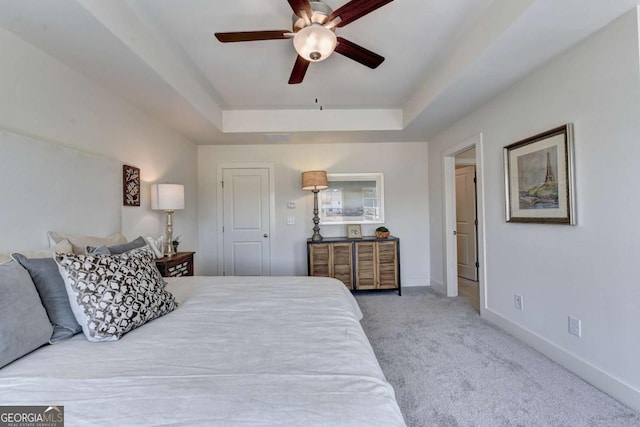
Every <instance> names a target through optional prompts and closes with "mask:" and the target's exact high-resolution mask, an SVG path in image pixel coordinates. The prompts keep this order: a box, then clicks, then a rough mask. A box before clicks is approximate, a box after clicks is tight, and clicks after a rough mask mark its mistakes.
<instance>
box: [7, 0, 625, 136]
mask: <svg viewBox="0 0 640 427" xmlns="http://www.w3.org/2000/svg"><path fill="white" fill-rule="evenodd" d="M637 2H638V0H607V1H603V0H562V1H558V0H446V1H443V0H395V1H393V2H391V3H389V4H387V5H385V6H383V7H382V8H380V9H378V10H376V11H374V12H372V13H370V14H369V15H366V16H365V17H363V18H361V19H358V20H357V21H355V22H352V23H350V24H349V25H347V26H345V27H343V28H338V29H337V31H336V32H337V34H338V35H339V36H341V37H344V38H346V39H348V40H350V41H352V42H355V43H357V44H359V45H361V46H363V47H366V48H368V49H370V50H372V51H374V52H376V53H378V54H380V55H382V56H384V57H385V58H386V60H385V62H384V63H383V64H382V65H380V67H378V68H377V69H375V70H371V69H369V68H366V67H364V66H362V65H360V64H358V63H356V62H354V61H351V60H349V59H347V58H346V57H344V56H342V55H338V54H336V55H332V56H331V57H329V58H328V59H327V60H325V61H323V62H320V63H313V64H311V65H310V67H309V70H308V71H307V74H306V76H305V79H304V82H303V83H302V84H299V85H289V84H287V81H288V78H289V74H290V73H291V69H292V67H293V64H294V62H295V58H296V53H295V51H294V49H293V45H292V42H291V41H290V40H270V41H258V42H246V43H230V44H222V43H219V42H218V41H217V40H216V39H215V38H214V36H213V33H214V32H226V31H248V30H288V29H290V28H291V15H292V10H291V8H290V6H289V4H288V3H287V1H285V0H270V1H266V0H217V1H211V0H40V1H35V0H29V1H25V0H0V26H2V27H4V28H5V29H7V30H9V31H11V32H13V33H14V34H16V35H17V36H19V37H21V38H22V39H24V40H26V41H27V42H29V43H31V44H33V45H35V46H36V47H38V48H39V49H41V50H43V51H45V52H47V53H48V54H50V55H52V56H53V57H55V58H57V59H58V60H60V61H61V62H63V63H65V64H66V65H68V66H69V67H71V68H73V69H75V70H77V71H78V72H80V73H82V74H84V75H86V76H87V77H89V78H91V79H92V80H94V81H96V82H97V83H99V84H100V85H102V86H105V87H107V88H108V89H109V90H110V91H112V92H114V93H116V94H118V95H119V96H121V97H123V98H125V99H127V100H128V101H129V102H131V103H132V104H134V105H136V106H138V107H139V108H141V109H142V110H144V111H146V112H148V113H149V114H151V115H153V116H155V117H157V118H158V119H159V120H160V121H162V122H164V123H166V124H167V125H169V126H170V127H172V128H174V129H175V130H177V131H178V132H180V133H182V134H183V135H185V136H186V137H188V138H190V139H191V140H192V141H194V142H195V143H197V144H267V143H273V142H274V141H275V142H280V143H311V142H383V141H384V142H401V141H427V140H428V139H429V138H430V137H433V136H434V135H436V134H437V133H438V132H440V131H442V130H444V129H445V128H446V127H448V126H449V125H451V124H452V123H454V122H455V121H456V120H459V119H460V118H462V117H464V116H465V115H467V114H468V113H470V112H471V111H473V110H474V109H476V108H477V107H478V106H480V105H482V104H483V103H485V102H487V101H488V100H489V99H491V98H492V97H493V96H495V95H496V94H497V93H499V92H500V91H502V90H504V89H505V88H507V87H509V86H510V85H511V84H513V83H514V82H515V81H517V80H518V79H520V78H522V77H523V76H525V75H526V74H528V73H530V72H531V71H532V70H534V69H535V68H537V67H538V66H540V65H541V64H543V63H545V62H547V61H548V60H550V59H551V58H553V57H554V56H556V55H557V54H559V53H560V52H562V51H564V50H566V49H567V48H569V47H570V46H572V45H574V44H575V43H577V42H579V41H580V40H582V39H583V38H585V37H587V36H588V35H589V34H591V33H593V32H595V31H597V30H598V29H600V28H601V27H603V26H604V25H606V24H607V23H609V22H610V21H612V20H613V19H615V18H617V17H618V16H620V15H622V14H623V13H625V12H626V11H628V10H630V9H631V8H633V7H635V6H636V4H637ZM326 3H327V4H328V5H329V6H331V7H332V8H333V9H336V8H338V7H340V6H342V5H343V4H345V3H346V0H326ZM316 99H317V103H316ZM320 106H322V110H320Z"/></svg>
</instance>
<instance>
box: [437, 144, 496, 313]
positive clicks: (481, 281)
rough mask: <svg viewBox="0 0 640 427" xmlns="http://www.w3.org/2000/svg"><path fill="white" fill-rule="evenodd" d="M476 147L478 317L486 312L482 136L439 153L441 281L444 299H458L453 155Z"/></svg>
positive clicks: (454, 163)
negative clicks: (442, 236) (440, 155)
mask: <svg viewBox="0 0 640 427" xmlns="http://www.w3.org/2000/svg"><path fill="white" fill-rule="evenodd" d="M473 146H475V147H476V163H475V164H476V201H477V205H476V208H477V211H476V214H477V219H478V263H479V264H480V265H479V267H478V286H479V288H480V315H481V316H482V315H484V310H485V309H486V268H485V261H484V253H485V240H484V236H485V222H484V175H483V173H484V167H483V166H484V159H483V152H484V150H483V145H482V134H481V133H480V134H477V135H474V136H472V137H470V138H468V139H466V140H465V141H463V142H461V143H460V144H457V145H455V146H453V147H450V148H448V149H447V150H445V151H444V152H443V153H442V162H443V169H442V170H443V176H442V180H443V186H444V193H443V196H444V197H443V198H444V201H443V202H444V203H443V210H444V212H443V217H444V221H443V233H444V245H445V251H444V266H445V269H444V276H445V277H444V279H445V286H446V288H447V296H449V297H455V296H458V244H457V242H456V236H455V235H454V234H453V232H454V231H455V229H456V183H455V177H456V159H455V156H456V155H457V154H459V153H461V152H463V151H465V150H468V149H469V148H471V147H473Z"/></svg>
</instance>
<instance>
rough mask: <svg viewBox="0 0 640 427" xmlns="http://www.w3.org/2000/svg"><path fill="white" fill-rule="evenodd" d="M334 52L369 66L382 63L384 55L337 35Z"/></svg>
mask: <svg viewBox="0 0 640 427" xmlns="http://www.w3.org/2000/svg"><path fill="white" fill-rule="evenodd" d="M336 52H338V53H339V54H340V55H344V56H346V57H347V58H351V59H353V60H354V61H356V62H359V63H361V64H362V65H366V66H367V67H369V68H377V67H378V65H380V64H382V62H383V61H384V57H382V56H380V55H378V54H377V53H374V52H371V51H370V50H368V49H365V48H363V47H362V46H358V45H357V44H355V43H353V42H350V41H349V40H346V39H343V38H342V37H338V45H337V46H336Z"/></svg>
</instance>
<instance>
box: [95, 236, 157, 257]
mask: <svg viewBox="0 0 640 427" xmlns="http://www.w3.org/2000/svg"><path fill="white" fill-rule="evenodd" d="M143 246H147V241H146V240H144V237H142V236H140V237H138V238H137V239H135V240H132V241H130V242H128V243H122V244H119V245H111V246H106V245H102V246H98V247H94V246H87V247H86V253H87V254H89V255H109V254H111V255H121V254H123V253H125V252H129V251H131V250H133V249H138V248H142V247H143ZM105 249H107V251H105Z"/></svg>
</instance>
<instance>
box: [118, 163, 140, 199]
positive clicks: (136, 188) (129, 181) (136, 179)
mask: <svg viewBox="0 0 640 427" xmlns="http://www.w3.org/2000/svg"><path fill="white" fill-rule="evenodd" d="M122 205H123V206H140V169H139V168H136V167H134V166H129V165H122Z"/></svg>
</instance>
